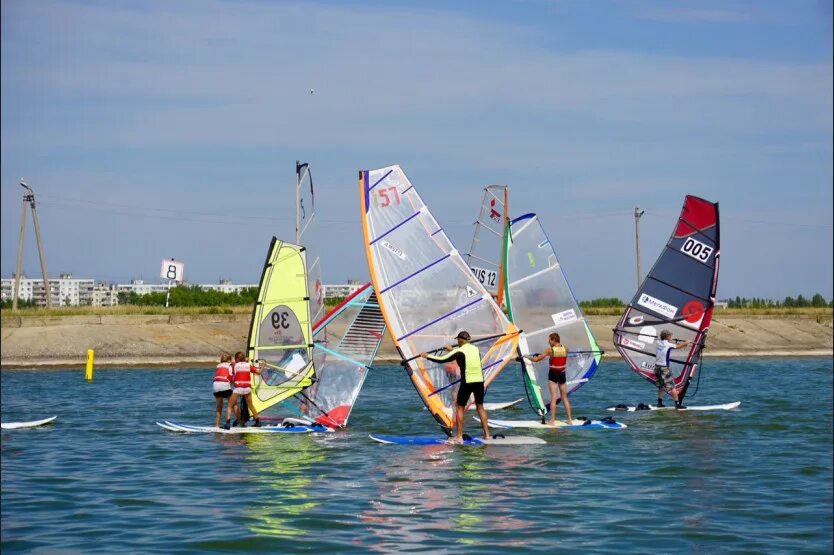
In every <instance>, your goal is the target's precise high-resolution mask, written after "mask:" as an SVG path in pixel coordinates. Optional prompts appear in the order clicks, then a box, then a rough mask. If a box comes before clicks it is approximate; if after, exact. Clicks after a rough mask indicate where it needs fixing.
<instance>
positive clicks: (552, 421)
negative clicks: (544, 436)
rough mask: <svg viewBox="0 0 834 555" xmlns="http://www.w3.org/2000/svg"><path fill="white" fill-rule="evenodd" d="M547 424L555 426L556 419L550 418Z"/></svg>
mask: <svg viewBox="0 0 834 555" xmlns="http://www.w3.org/2000/svg"><path fill="white" fill-rule="evenodd" d="M547 425H548V426H555V425H556V421H555V420H551V421H550V422H548V423H547Z"/></svg>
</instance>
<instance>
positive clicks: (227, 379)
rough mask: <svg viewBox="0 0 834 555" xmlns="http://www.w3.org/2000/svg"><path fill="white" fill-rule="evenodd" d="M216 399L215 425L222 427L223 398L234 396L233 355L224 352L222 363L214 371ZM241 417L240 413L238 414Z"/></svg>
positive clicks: (213, 387) (221, 357) (221, 358)
mask: <svg viewBox="0 0 834 555" xmlns="http://www.w3.org/2000/svg"><path fill="white" fill-rule="evenodd" d="M212 389H213V390H214V399H215V400H216V401H217V408H216V409H215V413H214V427H215V428H219V427H220V414H221V413H222V412H223V399H228V398H229V397H231V396H232V355H230V354H229V353H223V354H222V355H220V364H218V365H217V370H215V372H214V384H213V385H212ZM237 417H238V418H240V415H239V414H238V415H237Z"/></svg>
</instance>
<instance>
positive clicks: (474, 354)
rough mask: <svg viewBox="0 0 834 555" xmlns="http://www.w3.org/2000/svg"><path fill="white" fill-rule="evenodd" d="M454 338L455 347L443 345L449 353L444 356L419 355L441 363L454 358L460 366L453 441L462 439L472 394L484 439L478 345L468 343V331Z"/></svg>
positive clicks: (482, 384)
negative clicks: (456, 343)
mask: <svg viewBox="0 0 834 555" xmlns="http://www.w3.org/2000/svg"><path fill="white" fill-rule="evenodd" d="M456 339H457V342H458V346H457V348H452V347H444V349H446V351H448V353H449V354H447V355H445V356H442V357H436V356H429V354H428V353H420V356H421V357H423V358H426V359H428V360H430V361H432V362H439V363H441V364H442V363H444V362H449V361H452V360H454V361H455V362H457V364H458V367H459V368H460V387H459V388H458V394H457V399H456V400H455V437H454V439H455V441H463V423H464V418H463V415H464V412H465V411H466V405H467V403H469V397H470V396H473V395H474V396H475V408H476V409H477V410H478V416H479V417H480V418H481V426H482V427H483V431H484V439H489V425H488V423H487V413H486V410H485V409H484V371H483V368H482V367H481V352H480V351H479V350H478V347H476V346H475V345H473V344H472V343H470V340H471V339H472V337H471V336H470V335H469V332H466V331H462V332H460V333H459V334H458V335H457V338H456Z"/></svg>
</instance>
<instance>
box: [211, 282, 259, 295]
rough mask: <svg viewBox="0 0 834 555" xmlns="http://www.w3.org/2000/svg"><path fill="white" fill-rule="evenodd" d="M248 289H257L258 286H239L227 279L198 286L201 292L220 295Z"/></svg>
mask: <svg viewBox="0 0 834 555" xmlns="http://www.w3.org/2000/svg"><path fill="white" fill-rule="evenodd" d="M249 288H252V289H257V288H258V284H257V283H255V284H249V285H245V284H243V285H241V284H235V283H232V281H231V280H228V279H221V280H220V283H207V284H203V285H200V289H202V290H203V291H219V292H221V293H240V292H241V291H243V290H244V289H249Z"/></svg>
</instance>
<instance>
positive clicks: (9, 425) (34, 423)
mask: <svg viewBox="0 0 834 555" xmlns="http://www.w3.org/2000/svg"><path fill="white" fill-rule="evenodd" d="M57 418H58V417H57V416H50V417H49V418H44V419H43V420H30V421H28V422H3V423H2V424H0V427H2V429H4V430H19V429H21V428H37V427H38V426H44V425H46V424H51V423H53V422H55V420H56V419H57Z"/></svg>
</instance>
